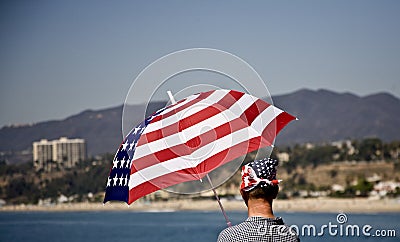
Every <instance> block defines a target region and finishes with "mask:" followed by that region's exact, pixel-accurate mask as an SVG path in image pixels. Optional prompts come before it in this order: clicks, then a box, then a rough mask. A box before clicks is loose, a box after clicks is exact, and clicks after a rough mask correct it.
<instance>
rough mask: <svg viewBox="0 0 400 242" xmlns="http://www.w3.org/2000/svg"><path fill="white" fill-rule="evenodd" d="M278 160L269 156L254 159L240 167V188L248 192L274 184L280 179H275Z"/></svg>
mask: <svg viewBox="0 0 400 242" xmlns="http://www.w3.org/2000/svg"><path fill="white" fill-rule="evenodd" d="M277 166H278V161H277V160H273V159H270V158H265V159H262V160H255V161H253V162H250V163H248V164H247V165H245V166H243V167H242V184H241V186H240V189H241V190H244V191H246V192H249V191H251V190H253V189H254V188H256V187H257V186H258V185H260V187H264V186H276V185H278V184H279V182H280V181H281V180H276V167H277Z"/></svg>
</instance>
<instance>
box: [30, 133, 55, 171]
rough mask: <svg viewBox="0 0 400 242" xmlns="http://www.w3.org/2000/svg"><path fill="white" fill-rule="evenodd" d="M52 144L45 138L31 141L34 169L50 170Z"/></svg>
mask: <svg viewBox="0 0 400 242" xmlns="http://www.w3.org/2000/svg"><path fill="white" fill-rule="evenodd" d="M52 161H53V144H52V143H51V142H49V141H48V140H46V139H42V140H40V141H37V142H33V166H34V167H35V169H36V170H40V169H44V170H46V171H50V170H51V163H52Z"/></svg>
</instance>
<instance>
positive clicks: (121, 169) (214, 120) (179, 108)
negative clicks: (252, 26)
mask: <svg viewBox="0 0 400 242" xmlns="http://www.w3.org/2000/svg"><path fill="white" fill-rule="evenodd" d="M294 119H295V117H294V116H292V115H290V114H288V113H286V112H284V111H283V110H281V109H279V108H277V107H275V106H273V105H270V104H268V103H267V102H265V101H263V100H261V99H259V98H256V97H254V96H251V95H249V94H245V93H243V92H239V91H234V90H223V89H221V90H213V91H208V92H203V93H198V94H194V95H191V96H189V97H187V98H185V99H183V100H180V101H178V102H177V103H176V104H173V105H169V106H167V107H165V108H163V109H161V110H158V111H157V112H155V113H154V114H153V115H151V116H149V117H148V118H146V119H145V120H144V121H143V122H142V123H140V124H139V125H138V126H136V127H135V128H134V129H132V131H131V132H130V133H129V134H128V135H127V136H126V138H125V139H124V141H123V142H122V144H121V145H120V147H119V149H118V151H117V153H116V155H115V157H114V160H113V166H112V168H111V171H110V175H109V177H108V179H107V187H106V194H105V198H104V203H105V202H107V201H110V200H119V201H125V202H126V203H128V204H131V203H132V202H134V201H135V200H137V199H139V198H140V197H143V196H145V195H147V194H149V193H152V192H154V191H157V190H160V189H163V188H166V187H169V186H172V185H175V184H179V183H182V182H186V181H192V180H198V179H201V178H203V177H204V176H205V175H206V174H208V173H209V172H211V171H213V170H214V169H216V168H218V167H220V166H222V165H224V164H226V163H227V162H229V161H231V160H233V159H235V158H237V157H240V156H242V155H245V154H247V153H249V152H252V151H255V150H258V149H260V148H262V147H266V146H270V145H272V144H273V142H274V140H275V137H276V135H277V134H278V133H279V131H280V130H281V129H282V128H283V127H284V126H285V125H286V124H288V123H289V122H290V121H292V120H294Z"/></svg>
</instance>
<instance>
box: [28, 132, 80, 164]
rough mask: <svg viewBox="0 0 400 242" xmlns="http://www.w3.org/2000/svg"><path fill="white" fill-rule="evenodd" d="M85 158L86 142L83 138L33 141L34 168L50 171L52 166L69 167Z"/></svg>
mask: <svg viewBox="0 0 400 242" xmlns="http://www.w3.org/2000/svg"><path fill="white" fill-rule="evenodd" d="M85 158H86V143H85V140H83V139H68V138H66V137H61V138H60V139H58V140H52V141H48V140H46V139H42V140H41V141H38V142H33V162H34V166H35V168H36V170H39V169H44V170H45V171H51V169H52V168H53V167H56V166H58V167H61V168H71V167H74V166H75V165H76V164H77V163H78V162H79V161H82V160H84V159H85Z"/></svg>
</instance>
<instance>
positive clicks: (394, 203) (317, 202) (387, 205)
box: [0, 198, 400, 213]
mask: <svg viewBox="0 0 400 242" xmlns="http://www.w3.org/2000/svg"><path fill="white" fill-rule="evenodd" d="M222 204H223V206H224V208H225V209H226V210H228V211H246V210H247V208H246V206H245V204H244V203H243V201H237V200H232V201H230V200H222ZM273 206H274V210H275V211H276V212H330V213H338V212H345V213H378V212H400V200H396V199H382V200H371V199H366V198H352V199H334V198H309V199H291V200H276V201H274V205H273ZM219 209H220V208H219V206H218V203H217V201H212V200H200V201H192V200H170V201H165V202H152V203H144V202H135V203H133V204H131V205H130V206H128V205H126V204H125V203H118V202H108V203H107V204H104V205H103V204H102V203H71V204H57V205H47V206H38V205H15V206H12V205H10V206H3V207H0V211H55V212H56V211H117V210H131V211H138V212H139V211H143V212H152V211H153V212H155V211H185V210H198V211H213V210H219Z"/></svg>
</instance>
